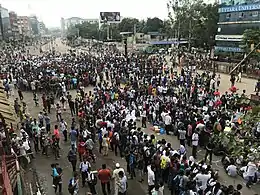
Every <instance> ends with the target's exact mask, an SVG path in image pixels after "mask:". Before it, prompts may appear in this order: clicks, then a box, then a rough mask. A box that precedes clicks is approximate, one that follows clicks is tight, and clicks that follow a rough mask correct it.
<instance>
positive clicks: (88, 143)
mask: <svg viewBox="0 0 260 195" xmlns="http://www.w3.org/2000/svg"><path fill="white" fill-rule="evenodd" d="M85 146H86V149H87V150H88V153H89V155H90V157H91V158H92V161H93V163H95V161H96V160H95V156H94V154H93V148H94V142H93V140H92V139H91V138H90V136H87V141H86V142H85Z"/></svg>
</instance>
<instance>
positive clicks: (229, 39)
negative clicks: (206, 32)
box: [215, 0, 260, 53]
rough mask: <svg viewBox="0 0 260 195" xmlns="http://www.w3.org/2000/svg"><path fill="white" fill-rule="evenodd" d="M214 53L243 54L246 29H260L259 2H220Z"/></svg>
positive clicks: (256, 0)
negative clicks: (242, 46) (243, 39)
mask: <svg viewBox="0 0 260 195" xmlns="http://www.w3.org/2000/svg"><path fill="white" fill-rule="evenodd" d="M218 12H219V22H218V32H217V35H216V37H215V41H216V46H215V53H216V52H233V53H243V52H244V51H243V49H242V48H241V45H242V38H243V33H244V31H245V30H246V29H260V0H255V1H251V0H233V1H230V0H220V6H219V11H218Z"/></svg>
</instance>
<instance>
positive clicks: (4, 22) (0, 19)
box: [0, 5, 12, 39]
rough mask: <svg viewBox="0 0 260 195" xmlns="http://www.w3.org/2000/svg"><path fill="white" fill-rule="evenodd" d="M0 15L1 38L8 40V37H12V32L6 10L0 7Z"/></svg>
mask: <svg viewBox="0 0 260 195" xmlns="http://www.w3.org/2000/svg"><path fill="white" fill-rule="evenodd" d="M0 14H1V16H0V27H1V38H2V39H9V37H10V36H11V35H12V31H11V24H10V18H9V12H8V9H6V8H4V7H2V6H1V5H0Z"/></svg>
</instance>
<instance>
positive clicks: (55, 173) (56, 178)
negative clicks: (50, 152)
mask: <svg viewBox="0 0 260 195" xmlns="http://www.w3.org/2000/svg"><path fill="white" fill-rule="evenodd" d="M51 169H52V175H51V176H52V178H53V180H52V186H53V187H54V189H55V191H56V189H57V186H58V183H59V176H60V175H59V173H58V171H57V169H56V164H51Z"/></svg>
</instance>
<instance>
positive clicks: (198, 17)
mask: <svg viewBox="0 0 260 195" xmlns="http://www.w3.org/2000/svg"><path fill="white" fill-rule="evenodd" d="M167 6H168V10H169V12H168V15H169V19H170V22H171V24H172V26H173V29H176V31H177V32H175V37H177V38H178V39H181V38H184V39H187V40H189V42H190V44H191V45H192V46H194V47H202V48H209V47H211V46H213V45H214V41H213V40H214V37H215V35H216V32H217V22H218V5H217V4H205V3H203V1H202V0H184V1H182V2H181V4H178V2H175V1H173V0H170V1H169V3H168V5H167Z"/></svg>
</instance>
